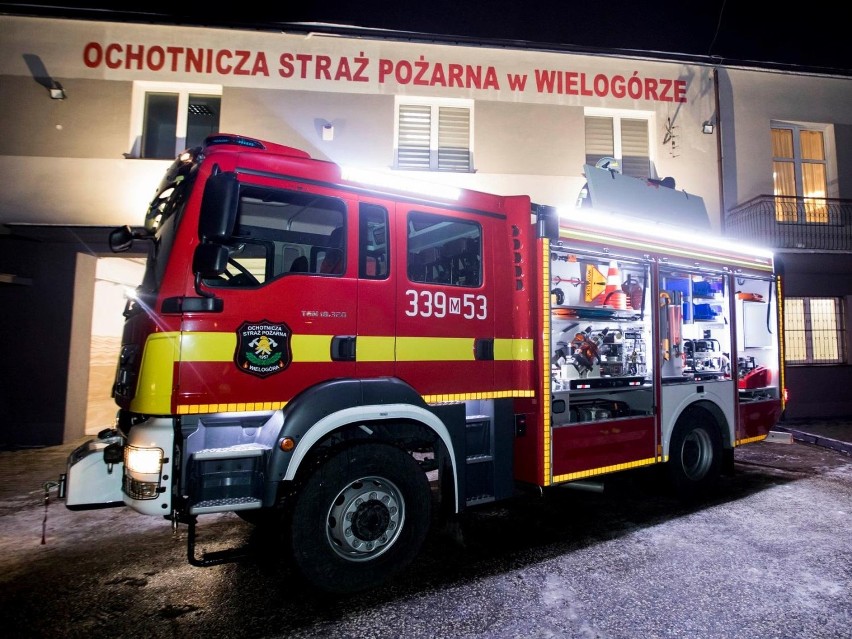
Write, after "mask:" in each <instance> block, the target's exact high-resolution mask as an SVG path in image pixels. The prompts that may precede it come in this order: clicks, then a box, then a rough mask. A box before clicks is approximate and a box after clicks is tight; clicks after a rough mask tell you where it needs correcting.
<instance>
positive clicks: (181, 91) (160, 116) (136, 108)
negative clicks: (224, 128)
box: [128, 82, 222, 160]
mask: <svg viewBox="0 0 852 639" xmlns="http://www.w3.org/2000/svg"><path fill="white" fill-rule="evenodd" d="M221 102H222V87H221V86H219V85H200V84H185V83H172V82H134V83H133V108H132V114H131V122H132V126H131V152H130V153H129V154H128V155H129V157H135V158H150V159H161V160H169V159H174V158H175V157H177V156H178V155H179V154H180V153H181V152H182V151H184V150H185V149H187V148H191V147H194V146H199V145H200V144H201V143H202V142H203V141H204V138H206V137H207V136H208V135H211V134H213V133H218V132H219V113H220V110H221V109H220V107H221Z"/></svg>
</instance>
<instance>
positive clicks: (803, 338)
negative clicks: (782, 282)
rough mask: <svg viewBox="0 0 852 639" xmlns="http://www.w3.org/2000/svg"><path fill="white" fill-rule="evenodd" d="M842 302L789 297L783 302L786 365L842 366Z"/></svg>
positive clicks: (844, 340) (834, 299)
mask: <svg viewBox="0 0 852 639" xmlns="http://www.w3.org/2000/svg"><path fill="white" fill-rule="evenodd" d="M843 316H844V315H843V300H842V299H840V298H836V297H788V298H787V299H786V300H784V343H785V359H786V362H787V363H788V364H842V363H844V362H845V361H846V352H845V345H846V327H845V325H844V321H843Z"/></svg>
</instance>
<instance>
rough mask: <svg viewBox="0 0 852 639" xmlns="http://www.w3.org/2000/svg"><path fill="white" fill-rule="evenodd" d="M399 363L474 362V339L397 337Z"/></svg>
mask: <svg viewBox="0 0 852 639" xmlns="http://www.w3.org/2000/svg"><path fill="white" fill-rule="evenodd" d="M396 359H397V361H398V362H450V361H453V362H472V361H473V338H472V337H397V338H396Z"/></svg>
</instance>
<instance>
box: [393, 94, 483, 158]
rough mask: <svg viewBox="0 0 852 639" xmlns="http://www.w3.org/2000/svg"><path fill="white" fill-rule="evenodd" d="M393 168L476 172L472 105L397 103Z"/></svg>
mask: <svg viewBox="0 0 852 639" xmlns="http://www.w3.org/2000/svg"><path fill="white" fill-rule="evenodd" d="M395 129H396V130H395V134H396V135H395V140H396V149H395V153H394V156H395V161H394V168H397V169H407V170H414V171H452V172H457V173H470V172H472V171H473V140H472V139H471V136H472V132H473V102H472V101H470V100H429V101H424V100H417V101H408V100H406V101H402V100H397V103H396V127H395Z"/></svg>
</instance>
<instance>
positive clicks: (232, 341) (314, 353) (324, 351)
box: [170, 332, 533, 362]
mask: <svg viewBox="0 0 852 639" xmlns="http://www.w3.org/2000/svg"><path fill="white" fill-rule="evenodd" d="M170 335H178V334H177V333H173V334H170ZM333 337H334V336H333V335H293V337H292V341H291V348H292V352H293V361H294V362H330V361H331V340H332V338H333ZM357 340H358V346H357V361H359V362H393V361H400V362H449V361H456V362H458V361H471V362H472V361H474V353H473V346H474V342H475V339H474V338H473V337H398V338H396V339H394V338H393V337H387V336H374V335H359V336H358V338H357ZM236 346H237V337H236V334H235V333H231V332H228V333H225V332H186V333H183V334H181V335H180V359H181V360H182V361H184V362H227V361H231V360H232V359H233V358H234V350H235V349H236ZM532 351H533V340H532V339H506V338H501V339H495V340H494V359H495V361H531V360H532V358H533V352H532Z"/></svg>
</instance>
